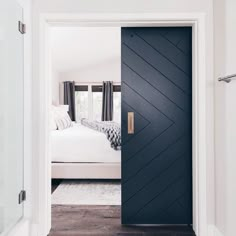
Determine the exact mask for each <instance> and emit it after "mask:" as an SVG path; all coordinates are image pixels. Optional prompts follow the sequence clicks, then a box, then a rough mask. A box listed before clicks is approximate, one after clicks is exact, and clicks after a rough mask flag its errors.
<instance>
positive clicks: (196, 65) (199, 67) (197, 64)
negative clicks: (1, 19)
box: [40, 15, 206, 233]
mask: <svg viewBox="0 0 236 236" xmlns="http://www.w3.org/2000/svg"><path fill="white" fill-rule="evenodd" d="M44 17H45V19H47V20H45V19H44ZM44 17H43V18H42V19H43V20H42V33H43V35H47V31H46V30H45V29H46V28H47V27H48V26H51V25H54V26H55V25H60V24H61V22H62V21H63V20H62V21H58V15H57V16H55V18H53V17H52V16H50V17H49V16H44ZM48 17H49V18H48ZM64 17H65V16H64ZM107 17H108V18H107V19H103V20H101V19H100V21H99V20H98V22H97V21H95V22H93V20H92V21H88V22H86V23H85V22H82V23H81V25H83V26H85V25H89V26H92V25H96V26H98V25H100V26H103V27H104V26H108V25H110V18H109V17H110V16H107ZM123 17H124V18H122V17H121V18H122V19H123V22H122V23H119V22H120V21H117V22H115V23H114V25H115V26H117V25H120V26H122V27H123V26H129V27H130V26H135V27H136V26H145V27H146V26H148V23H147V22H148V19H146V18H145V17H144V18H145V19H146V20H144V21H142V20H141V21H139V22H138V23H137V22H136V21H135V20H134V22H133V23H132V22H130V20H127V19H126V17H125V16H123ZM175 17H176V18H175ZM175 17H174V18H173V16H172V17H170V16H168V15H167V16H163V15H162V16H160V17H157V19H156V17H154V16H153V19H155V20H154V21H152V24H151V23H150V25H152V26H160V25H162V26H163V25H165V26H170V25H171V26H173V25H175V26H183V24H184V23H183V21H181V22H180V21H178V20H176V19H181V15H180V16H175ZM192 17H193V16H188V17H187V16H185V18H184V19H185V20H186V24H187V25H191V26H193V114H195V115H196V114H197V117H194V119H193V132H194V134H193V195H194V198H193V201H194V204H193V225H194V228H195V231H196V233H197V232H198V230H199V228H198V227H201V225H202V227H203V228H202V229H203V230H206V228H204V227H205V224H204V220H205V218H204V217H203V218H199V214H200V215H205V214H204V212H203V211H202V210H201V211H198V208H199V204H200V203H201V204H200V205H202V204H203V202H205V200H206V199H205V198H204V197H203V198H199V195H201V194H203V192H204V191H203V192H202V190H203V189H204V188H202V187H203V186H204V182H202V181H201V180H199V175H198V174H197V173H198V171H199V167H200V166H205V164H204V159H203V156H201V158H199V156H198V155H199V150H201V153H202V154H203V152H204V147H205V146H204V145H203V143H204V142H203V141H204V138H203V137H202V138H203V139H201V140H200V139H199V130H201V128H204V127H205V126H204V125H203V126H202V125H199V124H200V123H201V124H202V123H204V122H205V119H204V118H203V117H205V116H204V111H203V110H204V109H203V107H201V106H200V104H202V103H199V102H196V101H199V100H204V99H205V97H204V96H199V94H198V92H197V91H200V90H198V89H197V88H199V85H200V84H201V85H203V83H204V82H203V83H202V82H201V81H202V80H203V79H204V76H205V74H204V69H205V68H204V63H201V61H200V60H199V55H201V56H203V57H204V55H205V52H204V47H201V45H200V46H199V45H198V44H197V43H196V42H199V38H203V41H201V43H202V42H204V31H203V30H202V29H203V28H204V27H202V26H203V25H204V19H202V16H201V15H199V16H194V17H193V18H192ZM62 18H63V16H62ZM95 18H96V17H95ZM131 18H132V17H131ZM141 18H142V17H141ZM63 19H64V18H63ZM164 19H169V21H168V23H167V22H165V21H164ZM80 20H81V19H78V22H80ZM50 22H51V23H50ZM52 22H53V23H52ZM55 22H60V23H55ZM163 22H164V23H163ZM67 23H68V22H67ZM202 24H203V25H202ZM68 25H71V22H70V23H69V24H68ZM78 25H80V23H78ZM196 26H199V28H198V30H197V28H196ZM44 27H45V28H44ZM44 30H45V31H44ZM44 43H45V42H44ZM44 43H43V44H41V47H42V48H41V49H42V55H41V59H42V61H41V62H40V63H41V65H45V64H44V63H45V62H48V58H46V57H45V56H46V55H48V54H47V48H48V47H47V46H48V42H46V45H47V46H46V45H45V44H44ZM45 46H46V48H45ZM196 52H198V53H196ZM201 58H202V57H201ZM43 59H45V61H44V60H43ZM41 69H42V71H44V72H46V78H48V75H49V71H48V69H47V67H46V68H45V67H42V68H41ZM196 72H201V75H202V76H201V78H200V77H198V74H197V73H196ZM43 74H44V73H43ZM43 74H42V75H43ZM196 78H198V79H196ZM44 83H46V81H45V79H42V85H43V84H44ZM44 85H45V84H44ZM45 86H46V85H45ZM46 87H48V86H46ZM203 87H204V86H203ZM42 88H43V87H42ZM202 92H204V91H203V90H202V89H201V93H202ZM45 94H46V93H45ZM47 96H48V95H47ZM47 96H46V98H47ZM200 98H201V99H200ZM203 104H205V103H204V101H203ZM46 107H47V106H46ZM45 113H46V114H48V111H46V112H45ZM195 115H194V116H195ZM199 117H201V119H200V118H199ZM43 120H44V121H45V120H47V119H43ZM199 122H200V123H199ZM44 125H45V127H47V125H46V124H44ZM44 125H43V127H44ZM44 138H45V136H44ZM45 140H46V138H45ZM45 140H44V141H45ZM42 143H44V142H42ZM41 151H43V150H41ZM45 151H46V150H45ZM44 161H46V162H45V165H44V164H43V165H41V166H46V165H47V164H46V163H47V160H42V162H44ZM199 164H200V165H199ZM47 170H48V169H47ZM202 170H203V169H202ZM202 170H201V172H202ZM204 170H205V169H204ZM45 171H46V170H45ZM43 172H44V171H43V170H42V173H43ZM40 173H41V172H40ZM204 176H205V175H204ZM45 177H46V176H44V177H43V179H44V178H45ZM201 177H202V178H203V175H202V174H201ZM202 178H201V179H202ZM198 181H200V182H198ZM196 183H197V184H196ZM200 183H201V184H200ZM41 187H43V185H41ZM196 189H198V191H197V190H196ZM45 191H46V190H45V189H44V191H43V192H44V193H45ZM46 192H47V191H46ZM42 194H43V193H42ZM204 199H205V200H204ZM203 200H204V201H203ZM205 203H206V202H205ZM45 204H46V205H47V203H46V202H45ZM204 209H205V208H204ZM45 210H46V208H42V211H41V213H42V214H48V213H47V211H45ZM47 219H48V218H47ZM197 219H198V220H197ZM199 219H201V220H200V221H199ZM47 224H48V223H47ZM44 227H46V228H47V227H50V223H49V224H48V226H46V225H45V226H44Z"/></svg>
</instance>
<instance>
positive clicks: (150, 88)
mask: <svg viewBox="0 0 236 236" xmlns="http://www.w3.org/2000/svg"><path fill="white" fill-rule="evenodd" d="M191 32H192V30H191V28H190V27H179V28H171V27H170V28H167V27H166V28H165V27H162V28H122V47H121V50H122V55H121V57H122V65H121V75H122V223H123V224H191V223H192V95H191V94H192V75H191V74H192V68H191V65H192V56H191V50H190V49H191ZM130 111H131V112H134V116H135V119H134V122H135V132H134V134H128V133H127V126H128V121H127V113H128V112H130Z"/></svg>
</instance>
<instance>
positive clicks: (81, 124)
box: [49, 27, 121, 232]
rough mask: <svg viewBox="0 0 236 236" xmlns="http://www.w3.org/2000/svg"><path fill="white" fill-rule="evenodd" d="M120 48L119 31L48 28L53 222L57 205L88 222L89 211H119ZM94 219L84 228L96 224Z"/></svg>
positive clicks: (112, 213) (112, 29)
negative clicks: (84, 216)
mask: <svg viewBox="0 0 236 236" xmlns="http://www.w3.org/2000/svg"><path fill="white" fill-rule="evenodd" d="M120 45H121V37H120V27H52V28H51V29H50V51H51V80H50V81H51V99H50V102H49V103H50V147H51V148H50V150H51V154H50V156H51V163H52V164H51V167H52V172H51V177H52V217H53V219H55V220H56V218H57V217H56V216H55V215H57V211H58V210H59V209H60V208H61V206H62V208H66V207H68V208H71V206H73V209H74V210H75V209H77V214H76V217H81V216H82V215H83V214H84V212H86V211H87V212H89V213H91V216H90V217H89V218H90V221H91V219H94V218H92V214H93V212H95V211H98V212H103V211H105V209H109V211H110V212H111V218H112V217H115V218H117V216H118V215H117V214H118V213H119V212H120V206H121V183H120V179H121V130H120V129H121V74H120V61H121V60H120V59H121V55H120ZM65 217H67V215H65ZM99 217H100V216H98V217H97V218H96V217H95V219H94V222H90V224H93V223H94V224H97V221H99ZM84 223H85V222H83V221H82V222H81V224H84ZM88 226H89V225H88ZM86 232H87V231H86Z"/></svg>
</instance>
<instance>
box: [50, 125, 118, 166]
mask: <svg viewBox="0 0 236 236" xmlns="http://www.w3.org/2000/svg"><path fill="white" fill-rule="evenodd" d="M51 154H52V162H87V163H88V162H93V163H104V162H106V163H107V162H108V163H114V162H115V163H117V162H120V161H121V151H116V150H114V149H112V148H111V147H110V142H109V141H108V140H107V138H106V135H105V134H104V133H101V132H98V131H95V130H92V129H90V128H87V127H85V126H83V125H81V124H74V125H73V127H71V128H68V129H64V130H54V131H51Z"/></svg>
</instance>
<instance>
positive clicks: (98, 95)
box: [92, 85, 102, 120]
mask: <svg viewBox="0 0 236 236" xmlns="http://www.w3.org/2000/svg"><path fill="white" fill-rule="evenodd" d="M92 97H93V116H92V117H93V120H101V116H102V86H99V85H92Z"/></svg>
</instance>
